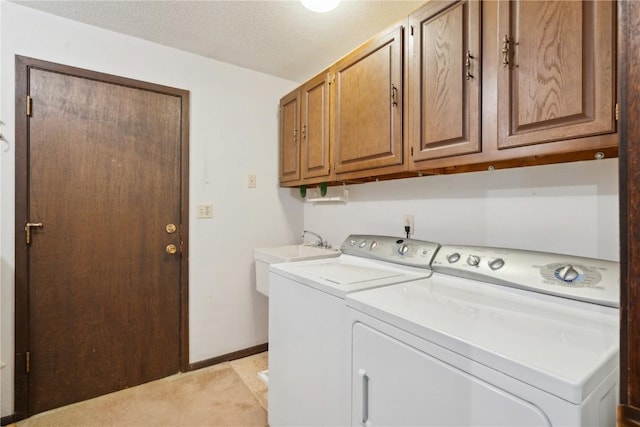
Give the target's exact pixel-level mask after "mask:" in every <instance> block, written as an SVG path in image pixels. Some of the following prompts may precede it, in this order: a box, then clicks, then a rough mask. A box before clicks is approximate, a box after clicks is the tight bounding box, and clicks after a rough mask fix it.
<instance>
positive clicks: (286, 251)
mask: <svg viewBox="0 0 640 427" xmlns="http://www.w3.org/2000/svg"><path fill="white" fill-rule="evenodd" d="M340 253H341V252H340V250H339V249H326V248H319V247H317V246H310V245H287V246H277V247H273V248H259V249H254V251H253V258H254V259H255V261H256V289H257V290H258V292H260V293H263V294H265V295H266V296H269V264H278V263H281V262H293V261H306V260H309V259H319V258H332V257H337V256H338V255H340Z"/></svg>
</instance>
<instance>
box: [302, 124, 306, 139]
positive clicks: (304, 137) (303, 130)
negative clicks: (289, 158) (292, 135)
mask: <svg viewBox="0 0 640 427" xmlns="http://www.w3.org/2000/svg"><path fill="white" fill-rule="evenodd" d="M302 139H307V125H304V126H302Z"/></svg>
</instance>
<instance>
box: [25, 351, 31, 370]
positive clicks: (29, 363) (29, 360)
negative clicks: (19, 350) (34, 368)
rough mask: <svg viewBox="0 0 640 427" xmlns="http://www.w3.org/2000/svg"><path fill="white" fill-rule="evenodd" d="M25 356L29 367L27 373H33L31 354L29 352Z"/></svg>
mask: <svg viewBox="0 0 640 427" xmlns="http://www.w3.org/2000/svg"><path fill="white" fill-rule="evenodd" d="M24 356H25V362H26V365H27V372H31V352H30V351H27V352H26V353H25V355H24Z"/></svg>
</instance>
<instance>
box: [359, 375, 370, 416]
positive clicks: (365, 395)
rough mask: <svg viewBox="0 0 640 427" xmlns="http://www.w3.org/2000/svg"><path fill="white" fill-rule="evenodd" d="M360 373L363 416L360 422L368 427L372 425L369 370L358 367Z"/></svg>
mask: <svg viewBox="0 0 640 427" xmlns="http://www.w3.org/2000/svg"><path fill="white" fill-rule="evenodd" d="M358 375H360V379H361V380H362V417H361V419H360V424H362V425H363V426H364V427H368V426H369V425H371V424H370V423H369V377H368V376H367V371H365V370H364V369H358Z"/></svg>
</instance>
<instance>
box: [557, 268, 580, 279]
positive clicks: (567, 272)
mask: <svg viewBox="0 0 640 427" xmlns="http://www.w3.org/2000/svg"><path fill="white" fill-rule="evenodd" d="M579 275H580V273H578V270H576V269H575V268H573V266H572V265H565V266H564V267H562V268H561V269H560V270H558V272H557V277H558V279H560V280H562V281H563V282H573V281H574V280H576V279H577V278H578V276H579Z"/></svg>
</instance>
